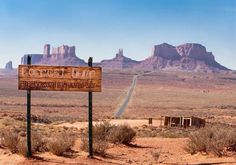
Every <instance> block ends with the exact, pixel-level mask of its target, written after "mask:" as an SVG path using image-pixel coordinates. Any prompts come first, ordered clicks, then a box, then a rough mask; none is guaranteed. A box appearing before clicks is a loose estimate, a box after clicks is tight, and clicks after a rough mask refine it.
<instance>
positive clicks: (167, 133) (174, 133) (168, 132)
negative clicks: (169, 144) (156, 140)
mask: <svg viewBox="0 0 236 165" xmlns="http://www.w3.org/2000/svg"><path fill="white" fill-rule="evenodd" d="M191 131H193V130H189V129H182V128H181V129H179V128H167V129H163V130H162V131H160V132H159V134H158V135H159V136H160V137H164V138H183V137H188V136H189V134H190V132H191Z"/></svg>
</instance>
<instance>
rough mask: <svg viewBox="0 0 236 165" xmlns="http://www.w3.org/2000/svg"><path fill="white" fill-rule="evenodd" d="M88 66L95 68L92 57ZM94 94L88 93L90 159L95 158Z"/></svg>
mask: <svg viewBox="0 0 236 165" xmlns="http://www.w3.org/2000/svg"><path fill="white" fill-rule="evenodd" d="M88 66H89V67H92V66H93V58H92V57H90V58H89V60H88ZM92 100H93V93H92V92H89V93H88V105H89V106H88V121H89V124H88V136H89V137H88V138H89V157H93V112H92V110H93V101H92Z"/></svg>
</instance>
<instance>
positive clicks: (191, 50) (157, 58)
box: [21, 43, 229, 72]
mask: <svg viewBox="0 0 236 165" xmlns="http://www.w3.org/2000/svg"><path fill="white" fill-rule="evenodd" d="M28 55H31V56H32V64H37V65H76V66H86V65H87V63H86V62H85V61H84V60H82V59H80V58H78V57H77V56H76V54H75V46H71V47H70V46H67V45H62V46H60V47H58V48H52V51H51V47H50V45H49V44H46V45H45V46H44V53H43V54H27V55H24V56H23V57H22V58H21V63H22V64H26V61H27V56H28ZM95 65H96V66H101V67H103V68H109V69H133V70H145V71H152V70H173V71H176V70H179V71H194V72H215V71H228V70H229V69H228V68H226V67H224V66H222V65H221V64H219V63H217V62H216V61H215V57H214V55H213V54H212V52H207V51H206V48H205V47H204V46H202V45H201V44H196V43H186V44H183V45H179V46H172V45H169V44H167V43H163V44H160V45H155V46H154V49H153V52H152V55H151V56H150V57H148V58H146V59H144V60H142V61H135V60H132V59H131V58H128V57H126V56H124V54H123V50H122V49H119V51H118V53H117V54H116V56H115V57H114V58H112V59H108V60H102V61H101V62H100V63H96V64H95Z"/></svg>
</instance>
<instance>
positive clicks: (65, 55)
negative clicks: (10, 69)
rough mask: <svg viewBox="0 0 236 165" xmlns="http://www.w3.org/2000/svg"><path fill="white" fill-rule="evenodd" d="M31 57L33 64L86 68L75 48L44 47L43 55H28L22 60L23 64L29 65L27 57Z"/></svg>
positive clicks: (63, 46)
mask: <svg viewBox="0 0 236 165" xmlns="http://www.w3.org/2000/svg"><path fill="white" fill-rule="evenodd" d="M28 55H31V63H32V64H39V65H78V66H84V65H86V63H85V62H84V60H82V59H80V58H78V57H77V56H76V54H75V46H71V47H70V46H67V45H62V46H60V47H57V48H52V52H51V46H50V45H49V44H46V45H44V50H43V54H27V55H24V56H23V57H22V58H21V63H22V64H26V63H27V56H28Z"/></svg>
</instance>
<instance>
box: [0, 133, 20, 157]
mask: <svg viewBox="0 0 236 165" xmlns="http://www.w3.org/2000/svg"><path fill="white" fill-rule="evenodd" d="M18 141H19V139H18V133H17V132H16V131H15V130H14V129H2V140H1V143H2V146H4V147H7V148H8V149H9V150H10V151H11V152H12V153H16V152H17V151H18V150H17V144H18Z"/></svg>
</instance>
